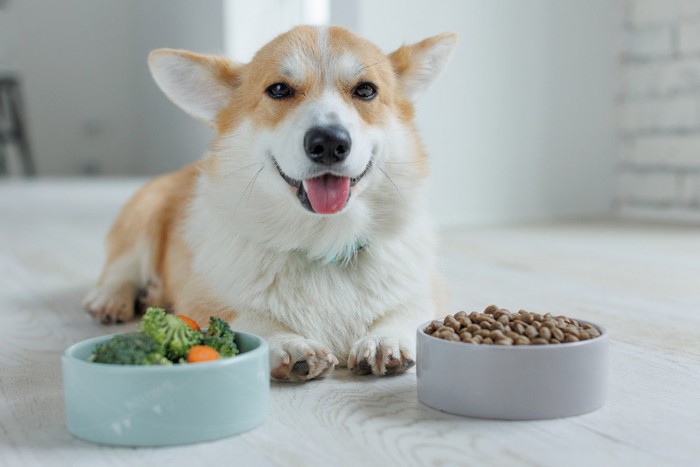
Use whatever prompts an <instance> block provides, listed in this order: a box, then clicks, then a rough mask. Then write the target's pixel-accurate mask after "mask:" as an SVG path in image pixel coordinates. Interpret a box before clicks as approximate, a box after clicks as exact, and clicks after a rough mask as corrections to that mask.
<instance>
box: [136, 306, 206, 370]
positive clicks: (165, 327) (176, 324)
mask: <svg viewBox="0 0 700 467" xmlns="http://www.w3.org/2000/svg"><path fill="white" fill-rule="evenodd" d="M141 332H143V333H144V334H146V335H148V336H150V337H152V338H153V339H154V340H155V341H156V342H157V343H158V344H159V345H160V346H161V348H162V349H163V353H164V354H165V356H166V357H167V358H169V359H170V360H172V361H179V360H180V359H182V358H185V357H186V356H187V352H188V351H189V350H190V348H192V347H193V346H195V345H199V344H201V343H202V337H203V335H202V333H201V332H199V331H195V330H194V329H192V328H190V327H189V326H188V325H187V323H185V322H184V321H182V320H181V319H179V318H178V317H176V316H173V315H169V314H166V313H165V310H164V309H163V308H156V307H151V308H149V309H148V310H146V314H144V315H143V318H142V319H141Z"/></svg>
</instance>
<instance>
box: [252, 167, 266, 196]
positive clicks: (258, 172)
mask: <svg viewBox="0 0 700 467" xmlns="http://www.w3.org/2000/svg"><path fill="white" fill-rule="evenodd" d="M264 168H265V165H264V164H263V166H262V167H260V170H258V171H257V172H255V175H253V181H252V182H251V184H250V190H248V201H250V197H251V196H252V194H253V187H255V181H256V180H257V179H258V175H260V172H262V171H263V169H264Z"/></svg>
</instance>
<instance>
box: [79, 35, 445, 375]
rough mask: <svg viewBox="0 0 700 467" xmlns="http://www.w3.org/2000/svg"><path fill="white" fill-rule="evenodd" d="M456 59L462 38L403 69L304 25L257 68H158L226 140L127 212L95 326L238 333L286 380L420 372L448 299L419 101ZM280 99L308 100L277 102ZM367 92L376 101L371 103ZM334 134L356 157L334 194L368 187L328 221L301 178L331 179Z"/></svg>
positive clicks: (190, 61) (158, 56) (90, 303)
mask: <svg viewBox="0 0 700 467" xmlns="http://www.w3.org/2000/svg"><path fill="white" fill-rule="evenodd" d="M455 43H456V36H455V35H454V34H451V33H447V34H442V35H438V36H435V37H431V38H429V39H426V40H424V41H422V42H420V43H418V44H415V45H408V46H402V47H401V48H399V49H398V50H396V51H395V52H393V53H391V54H389V55H385V54H384V53H382V52H381V51H380V50H379V49H378V48H377V47H376V46H374V45H373V44H371V43H370V42H368V41H366V40H364V39H362V38H359V37H357V36H355V35H354V34H352V33H350V32H349V31H347V30H345V29H342V28H337V27H327V28H326V27H310V26H300V27H297V28H294V29H292V30H291V31H289V32H287V33H285V34H283V35H281V36H279V37H277V38H276V39H274V40H273V41H272V42H270V43H269V44H267V45H266V46H264V47H263V48H262V49H261V50H260V51H259V52H258V53H257V54H256V55H255V57H254V58H253V59H252V61H251V62H250V63H247V64H241V63H236V62H233V61H230V60H228V59H226V58H222V57H215V56H207V55H199V54H194V53H191V52H186V51H180V50H170V49H162V50H156V51H154V52H152V53H151V55H150V58H149V65H150V68H151V72H152V74H153V76H154V78H155V80H156V82H157V83H158V85H159V86H160V87H161V89H162V90H163V91H164V93H165V94H166V95H167V96H168V97H169V98H170V99H171V100H172V101H173V102H175V103H176V104H177V105H178V106H180V107H181V108H182V109H184V110H185V111H186V112H187V113H189V114H191V115H192V116H193V117H195V118H197V119H199V120H201V121H203V122H204V123H206V124H208V125H210V126H211V127H212V128H213V129H214V130H215V132H216V133H215V137H214V139H213V141H212V143H211V145H210V148H209V152H208V153H207V154H206V155H205V156H204V157H203V158H202V159H201V160H200V161H199V162H197V163H195V164H193V165H191V166H188V167H185V168H183V169H181V170H179V171H177V172H174V173H171V174H167V175H164V176H161V177H159V178H156V179H155V180H153V181H152V182H150V183H149V184H147V185H146V186H145V187H144V188H142V189H141V190H140V191H139V192H138V193H137V194H136V195H135V196H134V197H133V198H132V199H131V200H130V201H129V202H128V203H127V205H126V206H125V207H124V209H123V210H122V212H121V214H120V215H119V217H118V219H117V220H116V222H115V225H114V226H113V228H112V230H111V231H110V233H109V236H108V241H107V245H108V255H107V261H106V264H105V266H104V268H103V271H102V274H101V276H100V278H99V281H98V283H97V285H96V286H95V288H94V289H93V290H92V291H91V292H90V294H89V295H88V297H87V298H86V301H85V307H86V310H88V312H89V313H91V314H92V315H93V316H94V317H95V318H97V319H98V320H100V321H102V322H106V323H109V322H125V321H128V320H130V319H132V318H133V317H134V315H135V307H136V311H138V308H139V306H151V305H160V306H166V307H168V308H169V309H170V310H173V311H175V312H177V313H182V314H186V315H188V316H191V317H193V318H194V319H196V320H197V321H199V322H200V324H203V325H204V324H206V319H207V317H208V316H210V315H212V314H214V315H219V316H223V317H225V318H226V319H229V320H232V321H233V328H234V330H236V329H238V330H242V331H249V332H253V333H256V334H259V335H261V336H264V337H265V338H266V339H267V340H268V342H269V344H270V363H271V376H272V377H273V378H275V379H279V380H291V381H305V380H309V379H314V378H319V377H323V376H325V375H327V374H328V373H329V372H330V371H332V370H333V368H334V367H335V366H336V365H347V366H348V367H349V368H350V369H351V370H352V371H353V372H355V373H357V374H369V373H372V374H375V375H385V374H394V373H401V372H403V371H405V370H406V369H408V368H410V367H411V366H412V365H413V361H414V346H415V342H414V341H415V336H414V335H415V329H416V327H417V325H418V324H419V323H420V322H423V321H426V320H429V319H432V318H433V316H435V314H436V310H437V308H438V300H439V296H440V292H439V289H440V287H439V280H438V276H437V274H436V271H435V265H434V242H435V239H434V234H433V227H432V224H431V220H430V209H429V206H428V204H427V200H426V194H425V181H426V177H427V175H428V159H427V155H426V153H425V150H424V148H423V146H422V145H421V142H420V141H419V138H418V136H417V132H416V128H415V127H414V121H413V101H414V99H415V98H416V96H418V95H419V94H420V93H421V92H422V91H423V90H424V89H425V88H426V87H427V86H428V85H429V84H430V83H431V82H432V81H433V79H434V78H435V77H436V76H437V75H438V74H439V73H440V72H441V71H442V69H443V67H444V66H445V65H446V63H447V61H448V59H449V56H450V54H451V52H452V49H453V47H454V45H455ZM275 83H283V84H285V85H286V86H287V89H289V90H290V91H291V92H292V94H291V95H290V96H288V97H284V98H273V97H271V95H270V94H269V92H268V90H269V87H270V86H271V85H273V84H275ZM362 83H370V84H371V85H372V86H373V87H374V89H375V90H376V95H375V96H374V97H373V98H371V99H363V98H358V92H357V89H358V86H359V85H361V84H362ZM364 91H367V88H365V89H364ZM363 95H366V94H363ZM327 125H336V126H340V127H342V128H344V129H345V130H347V135H348V137H349V138H350V139H351V141H352V146H351V149H350V151H349V154H348V155H347V157H346V158H345V159H344V160H343V161H342V162H339V163H337V164H334V165H333V166H327V171H329V172H332V173H333V174H334V175H332V176H330V175H329V177H337V178H336V179H337V180H340V179H343V180H344V178H342V177H346V178H350V179H354V178H358V177H360V176H361V178H360V179H359V180H358V181H357V183H356V184H354V185H353V186H352V187H351V188H350V191H349V199H347V202H346V204H345V205H344V207H342V209H340V210H339V211H338V212H334V213H332V214H317V213H316V212H313V211H310V210H309V209H307V208H305V207H304V206H302V203H301V202H300V199H299V198H298V196H297V194H298V191H299V190H298V189H297V188H296V187H294V186H290V183H289V182H288V181H287V180H285V179H284V178H283V174H284V175H285V176H287V177H288V178H289V179H292V180H299V181H302V180H303V181H304V187H307V179H308V178H309V177H316V176H318V175H319V174H323V173H325V172H324V170H326V169H325V168H323V167H320V166H319V164H318V163H317V162H314V161H313V160H311V159H309V157H307V156H308V154H307V153H305V148H304V137H305V134H306V133H307V132H308V131H309V128H312V127H324V126H327ZM324 167H326V166H324ZM307 188H308V187H307ZM328 193H330V191H329V192H328ZM135 303H136V305H135Z"/></svg>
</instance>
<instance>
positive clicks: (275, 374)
mask: <svg viewBox="0 0 700 467" xmlns="http://www.w3.org/2000/svg"><path fill="white" fill-rule="evenodd" d="M270 350H271V351H270V368H272V370H271V371H270V376H271V377H272V378H273V379H276V380H280V381H308V380H310V379H317V378H323V377H324V376H326V375H327V374H328V373H330V372H331V371H333V369H334V368H335V366H336V365H337V364H338V359H337V358H336V357H335V356H334V355H333V354H332V353H331V352H330V350H328V349H327V348H325V347H324V346H322V345H321V344H319V343H318V342H316V341H313V340H311V339H303V338H285V339H280V340H278V341H277V342H275V340H274V339H272V340H271V342H270Z"/></svg>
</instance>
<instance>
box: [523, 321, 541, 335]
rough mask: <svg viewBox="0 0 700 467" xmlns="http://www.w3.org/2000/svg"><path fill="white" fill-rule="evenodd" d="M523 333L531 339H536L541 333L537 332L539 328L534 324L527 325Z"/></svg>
mask: <svg viewBox="0 0 700 467" xmlns="http://www.w3.org/2000/svg"><path fill="white" fill-rule="evenodd" d="M523 334H525V335H526V336H527V337H529V338H530V339H534V338H535V337H537V336H538V335H539V333H538V332H537V329H536V328H535V326H533V325H532V324H528V325H527V327H526V328H525V331H524V332H523Z"/></svg>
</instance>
